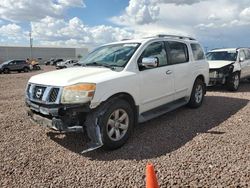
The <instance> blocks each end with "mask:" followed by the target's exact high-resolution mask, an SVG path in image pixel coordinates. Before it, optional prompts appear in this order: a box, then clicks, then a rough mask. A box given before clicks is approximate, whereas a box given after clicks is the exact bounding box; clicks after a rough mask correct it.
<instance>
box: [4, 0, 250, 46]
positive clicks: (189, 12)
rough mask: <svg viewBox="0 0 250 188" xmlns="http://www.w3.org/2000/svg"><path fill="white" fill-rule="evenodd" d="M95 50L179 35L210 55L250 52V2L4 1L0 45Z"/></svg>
mask: <svg viewBox="0 0 250 188" xmlns="http://www.w3.org/2000/svg"><path fill="white" fill-rule="evenodd" d="M31 30H32V37H33V39H34V45H35V46H70V47H84V46H85V47H94V46H97V45H100V44H103V43H108V42H113V41H119V40H122V39H124V38H137V37H145V36H152V35H156V34H162V33H165V34H177V35H178V34H179V35H187V36H192V37H195V38H197V39H198V40H199V41H200V42H201V43H202V45H203V46H204V47H207V48H208V49H211V48H218V47H239V46H250V37H249V31H250V1H249V0H241V1H234V0H36V1H34V0H18V1H17V0H1V5H0V45H26V46H27V45H29V32H30V31H31Z"/></svg>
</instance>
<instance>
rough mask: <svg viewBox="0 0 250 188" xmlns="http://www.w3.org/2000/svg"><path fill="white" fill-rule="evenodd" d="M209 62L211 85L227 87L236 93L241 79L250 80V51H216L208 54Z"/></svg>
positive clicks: (244, 49) (237, 49)
mask: <svg viewBox="0 0 250 188" xmlns="http://www.w3.org/2000/svg"><path fill="white" fill-rule="evenodd" d="M207 59H208V62H209V70H210V73H209V77H210V82H209V85H210V86H213V85H218V84H222V85H224V84H225V85H226V86H227V88H228V90H230V91H236V90H238V88H239V84H240V79H245V78H247V79H249V78H250V49H248V48H226V49H215V50H212V51H210V52H208V53H207Z"/></svg>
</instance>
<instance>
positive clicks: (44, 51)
mask: <svg viewBox="0 0 250 188" xmlns="http://www.w3.org/2000/svg"><path fill="white" fill-rule="evenodd" d="M87 53H88V49H87V48H52V47H33V48H32V51H31V50H30V47H11V46H0V62H3V61H7V60H10V59H27V58H30V57H31V54H32V57H33V58H42V60H44V61H46V60H48V59H50V58H62V59H71V58H72V59H76V58H77V57H78V56H79V55H81V56H82V57H84V56H86V55H87Z"/></svg>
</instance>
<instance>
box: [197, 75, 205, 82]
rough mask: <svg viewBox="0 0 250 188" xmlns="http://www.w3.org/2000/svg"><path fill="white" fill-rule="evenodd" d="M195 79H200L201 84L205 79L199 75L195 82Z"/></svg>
mask: <svg viewBox="0 0 250 188" xmlns="http://www.w3.org/2000/svg"><path fill="white" fill-rule="evenodd" d="M197 79H200V80H202V81H203V82H205V78H204V76H203V75H201V74H200V75H199V76H197V77H196V79H195V80H197Z"/></svg>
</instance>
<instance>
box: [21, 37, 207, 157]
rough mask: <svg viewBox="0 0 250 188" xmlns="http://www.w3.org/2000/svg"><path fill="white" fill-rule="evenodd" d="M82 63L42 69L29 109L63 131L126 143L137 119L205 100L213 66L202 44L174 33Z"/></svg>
mask: <svg viewBox="0 0 250 188" xmlns="http://www.w3.org/2000/svg"><path fill="white" fill-rule="evenodd" d="M81 63H82V66H81V67H74V68H69V69H63V70H58V71H52V72H47V73H43V74H39V75H36V76H33V77H31V78H30V80H29V82H28V84H27V89H26V104H27V106H28V114H29V116H30V117H31V119H33V120H34V121H35V122H37V123H38V124H41V125H46V126H48V127H50V128H53V129H55V130H58V131H63V132H67V131H79V130H83V128H86V130H87V134H88V137H89V139H90V143H89V144H87V145H88V147H87V149H85V150H84V151H83V152H87V151H90V150H93V149H96V148H99V147H101V146H104V147H105V148H108V149H116V148H118V147H121V146H122V145H123V144H124V143H125V142H126V141H127V139H128V138H129V136H130V134H131V132H132V129H133V127H134V126H135V124H136V123H137V122H139V123H140V122H145V121H147V120H149V119H152V118H155V117H157V116H160V115H162V114H164V113H166V112H168V111H170V110H173V109H175V108H178V107H180V106H183V105H186V104H188V105H189V106H190V107H193V108H196V107H199V106H200V105H201V104H202V101H203V97H204V95H205V92H206V86H207V84H208V81H209V66H208V63H207V61H206V59H205V55H204V51H203V49H202V48H201V46H200V44H199V43H198V42H197V41H196V40H195V39H193V38H189V37H183V36H173V35H158V36H155V37H149V38H143V39H137V40H124V41H121V42H115V43H111V44H107V45H104V46H101V47H99V48H97V49H95V50H94V51H93V52H91V53H90V54H89V55H88V56H87V58H86V59H85V60H84V61H83V62H81Z"/></svg>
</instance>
